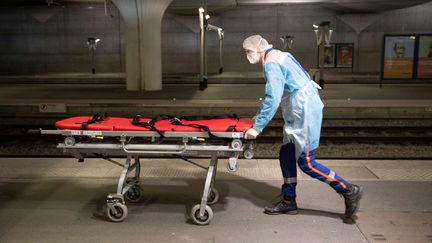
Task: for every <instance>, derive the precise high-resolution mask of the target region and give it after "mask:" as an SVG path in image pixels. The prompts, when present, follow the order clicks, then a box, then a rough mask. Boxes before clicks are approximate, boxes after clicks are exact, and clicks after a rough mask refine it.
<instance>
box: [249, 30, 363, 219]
mask: <svg viewBox="0 0 432 243" xmlns="http://www.w3.org/2000/svg"><path fill="white" fill-rule="evenodd" d="M243 48H244V50H245V51H246V57H247V59H248V60H249V62H250V63H251V64H256V63H259V62H261V63H262V65H263V72H264V78H265V80H266V87H265V99H264V101H263V103H262V105H261V108H260V109H259V110H258V112H257V114H256V116H255V117H254V124H253V128H251V129H249V130H248V131H247V132H246V133H245V138H246V139H255V138H256V137H257V136H258V135H259V134H260V133H261V132H262V131H263V129H264V128H265V127H266V126H267V124H268V123H269V122H270V120H271V119H272V118H273V116H274V115H275V113H276V111H277V109H278V107H279V106H281V109H282V116H283V119H284V122H285V124H284V139H283V145H282V146H281V149H280V153H279V160H280V167H281V170H282V175H283V177H284V178H283V179H284V183H283V185H282V189H281V190H282V196H283V198H282V200H281V201H280V202H278V203H277V204H275V205H273V206H270V207H265V208H264V212H265V213H267V214H281V213H288V214H296V213H297V204H296V200H295V198H296V185H297V170H296V162H297V163H298V165H299V167H300V169H301V170H302V171H303V172H305V173H306V174H308V175H309V176H311V177H313V178H316V179H318V180H320V181H323V182H326V183H328V184H329V185H330V186H331V187H332V188H333V189H334V190H335V191H336V192H337V193H340V194H341V195H342V196H343V197H344V199H345V216H346V217H347V218H351V217H352V216H353V215H354V214H355V213H356V212H357V210H358V208H359V201H360V199H361V197H362V188H361V187H360V186H357V185H353V184H350V183H348V182H347V181H346V180H344V179H343V178H342V177H340V176H338V175H337V174H336V173H335V172H333V171H332V170H330V169H328V168H327V167H325V166H323V165H321V164H319V163H317V162H316V161H315V154H314V149H316V148H318V146H319V137H320V132H321V121H322V110H323V107H324V105H323V103H322V102H321V99H320V97H319V94H318V89H320V87H319V86H318V85H317V84H316V83H315V82H314V81H311V79H310V77H309V74H308V73H307V72H306V71H305V70H304V69H303V67H302V66H301V65H300V64H299V63H298V62H297V60H296V59H294V57H293V56H292V55H291V54H290V53H288V52H282V51H279V50H275V49H272V45H269V44H268V42H267V41H266V40H265V39H264V38H262V37H261V36H260V35H253V36H250V37H248V38H246V39H245V40H244V42H243Z"/></svg>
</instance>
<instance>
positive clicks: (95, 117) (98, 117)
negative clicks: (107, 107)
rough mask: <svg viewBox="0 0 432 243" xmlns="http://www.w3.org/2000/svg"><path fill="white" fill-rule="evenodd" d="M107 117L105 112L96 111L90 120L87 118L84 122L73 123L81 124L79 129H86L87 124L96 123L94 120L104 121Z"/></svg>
mask: <svg viewBox="0 0 432 243" xmlns="http://www.w3.org/2000/svg"><path fill="white" fill-rule="evenodd" d="M107 117H108V114H107V113H106V112H98V113H96V114H94V115H93V117H92V118H91V119H90V120H87V121H85V122H77V123H75V124H81V130H87V129H88V125H90V124H93V123H96V122H101V121H105V119H106V118H107Z"/></svg>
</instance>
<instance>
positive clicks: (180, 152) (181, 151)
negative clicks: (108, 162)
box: [122, 142, 186, 154]
mask: <svg viewBox="0 0 432 243" xmlns="http://www.w3.org/2000/svg"><path fill="white" fill-rule="evenodd" d="M122 148H123V151H124V152H125V153H127V154H183V153H184V152H186V144H183V149H182V150H173V151H152V150H128V149H126V145H125V143H124V142H122Z"/></svg>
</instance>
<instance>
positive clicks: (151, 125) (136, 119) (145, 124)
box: [132, 115, 174, 138]
mask: <svg viewBox="0 0 432 243" xmlns="http://www.w3.org/2000/svg"><path fill="white" fill-rule="evenodd" d="M173 118H174V117H173V116H170V115H159V116H157V117H155V118H153V119H151V120H150V121H148V122H140V121H139V120H140V119H141V115H135V116H134V117H133V119H132V124H133V125H136V126H142V127H145V128H150V130H152V131H155V132H157V133H158V134H159V136H160V137H161V138H164V137H165V136H164V133H163V132H161V131H159V130H158V129H157V128H156V127H155V123H156V122H158V121H162V120H170V119H173Z"/></svg>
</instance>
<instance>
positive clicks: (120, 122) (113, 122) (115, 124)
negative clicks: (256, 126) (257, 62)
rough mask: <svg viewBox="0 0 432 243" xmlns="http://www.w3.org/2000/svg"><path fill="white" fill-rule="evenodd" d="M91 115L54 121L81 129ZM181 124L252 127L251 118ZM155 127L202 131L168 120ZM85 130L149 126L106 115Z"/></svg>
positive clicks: (213, 128)
mask: <svg viewBox="0 0 432 243" xmlns="http://www.w3.org/2000/svg"><path fill="white" fill-rule="evenodd" d="M91 118H92V117H91V116H78V117H71V118H67V119H64V120H61V121H58V122H56V123H55V126H56V127H57V128H58V129H69V130H81V129H82V125H81V124H82V123H83V122H87V121H88V120H90V119H91ZM150 120H151V119H150V118H141V119H140V122H148V121H150ZM182 123H183V124H185V125H186V124H197V125H204V126H207V127H208V128H209V129H210V131H211V132H226V131H227V130H228V128H229V127H232V126H235V129H234V132H245V131H247V130H248V129H249V128H251V127H252V120H251V119H240V120H237V119H233V118H223V119H212V120H199V121H184V120H183V121H182ZM155 127H156V129H158V130H159V131H161V132H204V130H203V129H201V128H195V127H189V126H181V125H172V124H171V123H170V121H169V120H161V121H158V122H156V125H155ZM87 130H99V131H112V130H115V131H150V130H151V129H150V128H147V127H142V126H138V125H133V124H132V119H130V118H122V117H107V118H106V119H105V120H104V121H99V122H96V123H92V124H88V125H87Z"/></svg>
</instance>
